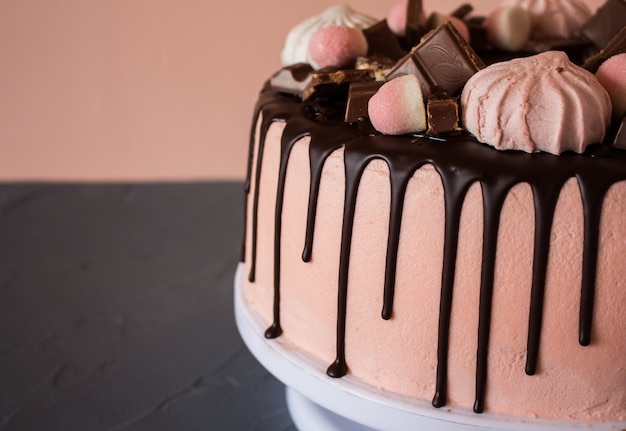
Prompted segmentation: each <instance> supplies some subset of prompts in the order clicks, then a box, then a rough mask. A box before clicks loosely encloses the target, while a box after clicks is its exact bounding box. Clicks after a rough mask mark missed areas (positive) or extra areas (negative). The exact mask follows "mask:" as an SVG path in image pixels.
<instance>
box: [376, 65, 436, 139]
mask: <svg viewBox="0 0 626 431" xmlns="http://www.w3.org/2000/svg"><path fill="white" fill-rule="evenodd" d="M368 115H369V118H370V121H371V122H372V125H373V126H374V128H375V129H376V130H378V131H379V132H381V133H383V134H385V135H404V134H407V133H417V132H423V131H425V130H426V127H427V123H426V108H425V106H424V98H423V96H422V89H421V86H420V82H419V79H417V77H416V76H415V75H404V76H400V77H398V78H395V79H392V80H391V81H389V82H387V83H385V84H383V86H382V87H380V89H379V90H378V91H377V92H376V94H374V95H373V96H372V98H371V99H370V101H369V103H368Z"/></svg>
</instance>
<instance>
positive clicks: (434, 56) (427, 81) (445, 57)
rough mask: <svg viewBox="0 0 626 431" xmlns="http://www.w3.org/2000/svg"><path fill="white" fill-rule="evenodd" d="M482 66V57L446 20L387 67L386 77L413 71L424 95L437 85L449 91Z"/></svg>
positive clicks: (461, 86)
mask: <svg viewBox="0 0 626 431" xmlns="http://www.w3.org/2000/svg"><path fill="white" fill-rule="evenodd" d="M483 67H485V64H484V63H483V61H482V60H481V59H480V57H478V55H476V53H475V52H474V50H473V49H472V48H471V47H470V46H469V45H468V44H467V42H465V40H464V39H463V37H462V36H461V35H460V34H459V32H458V31H457V30H456V29H455V28H454V26H453V25H452V24H451V23H450V22H446V23H444V24H442V25H441V26H439V27H437V28H436V29H435V30H432V31H431V32H430V33H428V34H427V35H426V36H424V38H423V39H422V42H421V43H420V44H419V45H417V46H416V47H415V48H413V50H412V51H411V52H410V53H409V54H407V55H406V56H404V57H403V58H402V59H400V61H398V63H397V64H396V66H395V67H394V68H393V69H392V70H391V71H389V73H388V74H387V79H388V80H390V79H393V78H396V77H398V76H401V75H406V74H413V75H415V76H417V78H418V79H419V80H420V82H421V84H422V93H423V95H424V98H427V97H428V96H430V93H431V88H432V87H435V86H439V87H442V88H444V89H445V90H446V91H447V92H448V93H449V94H451V95H453V94H455V93H456V92H457V91H459V90H460V89H462V88H463V86H464V85H465V83H466V82H467V80H468V79H469V78H470V77H471V76H472V75H473V74H474V73H476V72H478V71H479V70H480V69H482V68H483Z"/></svg>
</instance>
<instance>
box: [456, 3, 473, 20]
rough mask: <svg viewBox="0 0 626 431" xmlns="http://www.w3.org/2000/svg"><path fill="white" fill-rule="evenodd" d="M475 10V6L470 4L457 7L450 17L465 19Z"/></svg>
mask: <svg viewBox="0 0 626 431" xmlns="http://www.w3.org/2000/svg"><path fill="white" fill-rule="evenodd" d="M473 10H474V6H472V5H471V4H469V3H463V4H462V5H461V6H459V7H457V8H456V9H454V10H453V11H452V13H451V14H450V16H453V17H455V18H458V19H465V17H466V16H468V15H469V14H470V13H472V11H473Z"/></svg>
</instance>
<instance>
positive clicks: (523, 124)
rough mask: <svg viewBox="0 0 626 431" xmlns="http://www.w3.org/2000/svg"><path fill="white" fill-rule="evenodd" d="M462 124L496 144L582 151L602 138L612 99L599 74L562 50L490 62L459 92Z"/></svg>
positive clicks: (504, 147) (532, 149) (533, 149)
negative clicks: (574, 60) (595, 73)
mask: <svg viewBox="0 0 626 431" xmlns="http://www.w3.org/2000/svg"><path fill="white" fill-rule="evenodd" d="M461 106H462V115H463V126H464V127H465V129H466V130H467V131H469V132H470V133H472V134H473V135H474V136H476V138H477V139H478V140H479V141H480V142H483V143H486V144H489V145H491V146H493V147H495V148H497V149H500V150H521V151H525V152H527V153H532V152H536V151H545V152H548V153H551V154H561V153H563V152H565V151H574V152H577V153H582V152H583V151H585V148H586V147H587V146H588V145H590V144H595V143H599V142H602V140H603V139H604V136H605V134H606V130H607V128H608V126H609V124H610V122H611V99H610V98H609V95H608V93H607V91H606V90H605V89H604V87H602V85H601V84H600V82H598V79H597V78H596V77H595V76H594V75H593V74H592V73H590V72H589V71H587V70H585V69H583V68H582V67H579V66H576V65H575V64H573V63H572V62H570V61H569V58H568V57H567V55H566V54H565V53H564V52H561V51H548V52H544V53H541V54H537V55H535V56H532V57H527V58H518V59H514V60H510V61H505V62H501V63H495V64H492V65H491V66H489V67H486V68H485V69H482V70H480V71H479V72H477V73H476V74H475V75H473V76H472V77H471V78H470V79H469V80H468V81H467V83H466V84H465V87H464V88H463V93H462V94H461Z"/></svg>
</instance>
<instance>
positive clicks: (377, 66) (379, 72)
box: [354, 56, 396, 81]
mask: <svg viewBox="0 0 626 431" xmlns="http://www.w3.org/2000/svg"><path fill="white" fill-rule="evenodd" d="M395 64H396V62H395V61H393V60H391V59H390V58H387V57H379V56H373V57H369V56H368V57H357V59H356V65H355V66H354V68H355V69H358V70H364V69H369V70H372V71H374V76H375V77H376V81H385V80H386V78H385V77H386V75H387V72H389V71H390V70H391V68H392V67H393V66H395Z"/></svg>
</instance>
